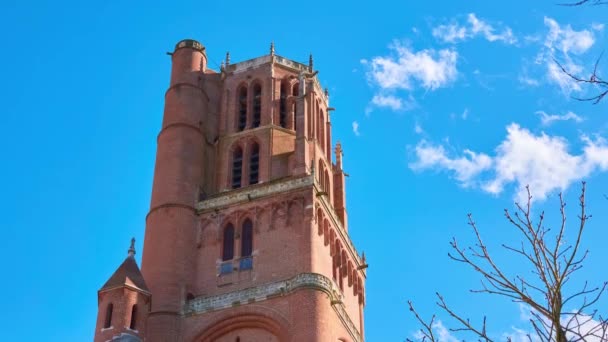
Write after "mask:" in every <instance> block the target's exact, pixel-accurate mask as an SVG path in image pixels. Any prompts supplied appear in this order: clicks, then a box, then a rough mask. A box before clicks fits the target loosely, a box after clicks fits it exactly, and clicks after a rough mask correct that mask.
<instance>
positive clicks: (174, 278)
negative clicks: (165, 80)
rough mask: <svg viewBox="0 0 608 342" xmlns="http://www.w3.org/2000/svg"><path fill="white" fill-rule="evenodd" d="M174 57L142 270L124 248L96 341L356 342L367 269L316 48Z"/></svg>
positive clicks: (192, 44) (103, 299)
mask: <svg viewBox="0 0 608 342" xmlns="http://www.w3.org/2000/svg"><path fill="white" fill-rule="evenodd" d="M171 56H172V71H171V81H170V85H169V89H168V90H167V92H166V94H165V112H164V117H163V123H162V129H161V131H160V133H159V134H158V138H157V144H158V147H157V155H156V167H155V171H154V184H153V188H152V199H151V205H150V212H149V213H148V215H147V217H146V233H145V241H144V251H143V258H142V269H141V272H140V270H139V268H138V267H137V265H136V264H135V259H134V257H133V255H134V253H135V251H134V249H133V246H132V248H131V249H130V250H129V254H128V256H127V259H126V260H125V262H124V263H123V264H122V265H121V266H120V267H119V268H118V270H117V271H116V273H115V274H114V275H113V276H112V277H111V278H110V280H109V281H108V283H107V284H106V285H104V286H103V287H102V288H101V289H100V290H99V294H98V297H99V310H98V318H97V326H96V329H95V341H108V340H112V341H143V340H145V341H152V342H156V341H159V342H160V341H163V342H164V341H194V342H201V341H218V342H219V341H221V342H262V341H268V342H271V341H272V342H274V341H280V342H288V341H289V342H300V341H301V342H308V341H311V342H314V341H319V342H331V341H342V342H361V341H363V336H364V334H363V325H364V324H363V307H364V304H365V278H366V275H365V268H366V267H367V265H366V264H365V259H364V258H362V257H360V256H359V254H358V253H357V251H356V249H355V247H354V246H353V244H352V242H351V241H350V239H349V236H348V224H347V214H346V208H345V203H346V201H345V188H344V187H345V181H344V177H345V174H344V171H343V170H342V149H341V146H340V144H339V143H338V144H337V145H336V146H335V147H334V146H332V142H331V124H330V115H329V113H330V112H331V111H332V110H333V108H331V107H330V106H329V95H328V93H327V91H326V90H323V89H322V88H321V85H320V84H319V81H318V79H317V77H316V75H317V73H316V71H315V70H314V68H313V60H312V57H311V58H310V60H309V63H308V64H301V63H298V62H294V61H291V60H289V59H286V58H284V57H281V56H278V55H276V54H275V53H274V47H273V46H271V48H270V53H269V54H268V55H265V56H262V57H258V58H255V59H251V60H247V61H243V62H239V63H234V64H231V63H230V57H229V55H227V57H226V61H225V62H223V63H222V67H221V69H220V71H219V72H216V71H213V70H211V69H208V68H207V57H206V53H205V48H204V47H203V46H202V45H201V44H200V43H198V42H197V41H194V40H183V41H181V42H179V43H178V44H177V45H176V47H175V50H174V52H173V53H172V54H171ZM332 154H335V162H333V161H332ZM108 284H109V285H108Z"/></svg>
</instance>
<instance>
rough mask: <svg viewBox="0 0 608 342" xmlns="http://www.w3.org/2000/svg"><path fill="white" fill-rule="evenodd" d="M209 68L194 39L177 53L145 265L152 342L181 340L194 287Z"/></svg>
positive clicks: (158, 158)
mask: <svg viewBox="0 0 608 342" xmlns="http://www.w3.org/2000/svg"><path fill="white" fill-rule="evenodd" d="M206 63H207V57H206V56H205V49H204V47H203V46H202V45H201V44H200V43H199V42H197V41H194V40H190V39H188V40H183V41H181V42H179V43H178V44H177V45H176V47H175V51H174V52H173V54H172V71H171V84H170V87H169V89H168V90H167V92H166V94H165V112H164V116H163V124H162V129H161V131H160V133H159V134H158V139H157V144H158V146H157V152H156V166H155V169H154V184H153V187H152V200H151V204H150V212H149V213H148V216H147V218H146V236H145V244H144V245H145V248H144V252H143V260H142V272H143V275H144V278H145V279H146V282H147V284H148V287H149V288H150V292H151V293H152V308H151V311H150V315H149V319H148V331H147V334H146V340H147V341H177V340H178V339H179V325H180V323H179V319H180V311H181V309H182V306H183V303H184V300H185V297H186V293H187V292H188V290H189V286H191V284H192V277H193V268H194V267H193V264H192V263H193V260H194V252H195V247H196V246H195V245H194V243H193V241H195V236H196V225H197V219H196V218H197V215H196V210H195V203H196V200H197V195H198V191H199V187H200V185H201V182H202V177H203V176H204V175H203V169H202V168H203V160H204V159H203V157H204V156H203V154H204V151H203V142H204V141H205V137H204V133H203V131H202V130H201V125H202V124H203V122H202V120H203V117H205V116H206V115H205V113H206V111H207V105H208V102H207V97H206V95H205V93H204V90H203V89H202V88H201V86H200V84H201V78H202V77H203V75H204V70H205V67H206Z"/></svg>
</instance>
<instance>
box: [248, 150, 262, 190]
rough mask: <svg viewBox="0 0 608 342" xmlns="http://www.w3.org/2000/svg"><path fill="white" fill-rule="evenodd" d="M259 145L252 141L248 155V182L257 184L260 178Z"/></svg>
mask: <svg viewBox="0 0 608 342" xmlns="http://www.w3.org/2000/svg"><path fill="white" fill-rule="evenodd" d="M259 174H260V145H258V143H256V142H254V143H253V145H251V154H250V155H249V184H257V183H258V181H259V178H260V175H259Z"/></svg>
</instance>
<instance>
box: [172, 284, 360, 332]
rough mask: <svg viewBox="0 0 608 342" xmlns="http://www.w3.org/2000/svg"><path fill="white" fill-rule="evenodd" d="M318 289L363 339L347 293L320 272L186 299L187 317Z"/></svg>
mask: <svg viewBox="0 0 608 342" xmlns="http://www.w3.org/2000/svg"><path fill="white" fill-rule="evenodd" d="M304 288H307V289H314V290H318V291H322V292H324V293H326V294H327V296H328V297H329V300H330V301H331V303H332V307H333V309H334V311H335V312H336V314H337V315H338V316H339V318H340V320H341V321H342V322H343V324H344V326H345V327H346V328H347V329H348V330H349V333H350V335H351V337H352V338H353V340H354V341H355V342H361V341H362V337H361V335H360V334H359V331H358V330H357V327H356V325H355V324H354V323H353V322H352V320H351V319H350V317H349V316H348V313H347V312H346V309H345V308H344V304H343V303H342V299H343V296H342V294H341V293H340V291H339V290H338V286H337V285H336V284H335V282H334V281H333V280H331V279H329V278H327V277H326V276H324V275H321V274H317V273H300V274H298V275H297V276H295V277H293V278H291V279H286V280H282V281H277V282H273V283H267V284H264V285H260V286H256V287H251V288H247V289H243V290H238V291H233V292H228V293H225V294H221V295H215V296H206V297H205V296H200V297H196V298H194V299H191V300H189V301H188V302H186V306H185V310H184V313H185V314H186V315H187V316H192V315H197V314H202V313H205V312H209V311H215V310H220V309H225V308H229V307H233V306H236V305H245V304H250V303H255V302H261V301H264V300H267V299H269V298H272V297H276V296H283V295H286V294H288V293H291V292H294V291H297V290H299V289H304Z"/></svg>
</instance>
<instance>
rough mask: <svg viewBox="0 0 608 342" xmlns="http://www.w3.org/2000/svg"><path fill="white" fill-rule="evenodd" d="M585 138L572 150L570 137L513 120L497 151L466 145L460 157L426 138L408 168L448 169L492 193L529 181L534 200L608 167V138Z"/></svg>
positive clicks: (466, 184)
mask: <svg viewBox="0 0 608 342" xmlns="http://www.w3.org/2000/svg"><path fill="white" fill-rule="evenodd" d="M581 141H582V143H583V149H582V153H580V154H578V155H577V154H571V153H570V152H569V151H568V147H569V146H568V141H567V140H566V139H564V138H562V137H559V136H549V135H546V134H545V133H541V134H539V135H535V134H533V133H531V132H530V131H529V130H527V129H525V128H521V127H520V126H519V125H517V124H515V123H512V124H510V125H509V126H507V136H506V138H505V139H504V140H503V141H502V142H501V143H500V144H499V145H498V146H497V147H496V149H495V155H494V156H489V155H487V154H484V153H476V152H473V151H470V150H464V151H463V152H462V156H456V157H451V156H449V155H448V153H447V152H446V150H445V148H444V147H443V146H441V145H439V146H437V145H432V144H430V143H428V142H427V141H425V140H422V141H420V142H419V143H418V145H417V146H416V149H415V153H416V160H415V161H414V162H412V163H411V164H410V168H411V169H412V170H415V171H422V170H427V169H436V170H447V171H449V172H451V173H453V174H454V178H455V179H456V180H457V181H458V182H459V183H460V185H461V186H464V187H470V186H473V187H477V188H479V189H481V190H482V191H485V192H488V193H491V194H499V193H501V192H503V190H504V189H505V187H506V186H507V185H510V184H514V185H515V186H516V188H517V189H518V190H520V191H521V190H523V188H524V187H525V186H526V185H530V188H531V190H532V192H533V194H534V196H535V199H539V200H543V199H545V198H546V196H547V195H548V194H549V193H551V192H553V191H555V190H565V189H566V188H568V186H570V184H572V183H573V182H576V181H580V180H582V179H583V178H586V177H588V176H589V175H590V174H591V173H592V172H594V171H597V170H600V171H606V170H608V142H606V140H605V139H603V138H600V137H597V138H595V139H592V138H590V137H587V136H583V137H581ZM521 195H523V193H520V192H519V191H518V196H517V197H518V199H519V200H522V199H523V198H522V197H520V196H521Z"/></svg>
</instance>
